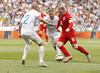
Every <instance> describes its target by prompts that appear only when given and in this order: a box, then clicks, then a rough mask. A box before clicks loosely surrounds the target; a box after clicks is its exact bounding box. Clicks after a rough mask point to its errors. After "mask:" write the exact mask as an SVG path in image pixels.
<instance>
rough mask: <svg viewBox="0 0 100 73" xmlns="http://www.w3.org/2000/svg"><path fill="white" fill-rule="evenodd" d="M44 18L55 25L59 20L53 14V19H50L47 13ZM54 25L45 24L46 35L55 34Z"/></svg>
mask: <svg viewBox="0 0 100 73" xmlns="http://www.w3.org/2000/svg"><path fill="white" fill-rule="evenodd" d="M45 19H46V20H47V21H48V22H50V23H52V24H55V25H56V26H57V23H58V20H59V18H58V16H54V19H53V20H51V19H50V17H49V15H47V16H46V17H45ZM56 26H50V25H48V24H47V35H48V36H51V35H53V34H55V32H56V31H57V30H56Z"/></svg>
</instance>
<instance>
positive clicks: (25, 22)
mask: <svg viewBox="0 0 100 73" xmlns="http://www.w3.org/2000/svg"><path fill="white" fill-rule="evenodd" d="M38 16H39V13H38V12H37V11H35V10H30V11H29V12H27V13H26V14H25V15H24V17H23V19H22V21H21V23H22V28H21V34H24V35H32V33H34V32H35V31H34V25H35V23H36V19H37V17H38Z"/></svg>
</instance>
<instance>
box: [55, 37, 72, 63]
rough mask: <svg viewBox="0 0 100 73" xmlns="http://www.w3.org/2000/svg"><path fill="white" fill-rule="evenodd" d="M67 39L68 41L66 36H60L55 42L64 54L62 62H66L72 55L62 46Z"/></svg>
mask: <svg viewBox="0 0 100 73" xmlns="http://www.w3.org/2000/svg"><path fill="white" fill-rule="evenodd" d="M67 41H68V39H67V38H66V37H60V38H59V40H58V42H57V46H58V47H59V49H60V50H61V51H62V52H63V54H64V55H65V56H66V59H65V61H64V63H66V62H68V61H69V60H71V59H72V56H71V55H70V54H69V53H68V51H67V50H66V48H65V47H64V46H63V45H64V44H65V43H66V42H67Z"/></svg>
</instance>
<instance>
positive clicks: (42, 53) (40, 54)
mask: <svg viewBox="0 0 100 73" xmlns="http://www.w3.org/2000/svg"><path fill="white" fill-rule="evenodd" d="M43 57H44V46H40V48H39V62H40V63H43Z"/></svg>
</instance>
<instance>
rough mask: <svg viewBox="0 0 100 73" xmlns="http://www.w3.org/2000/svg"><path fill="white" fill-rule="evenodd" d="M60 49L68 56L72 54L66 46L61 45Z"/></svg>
mask: <svg viewBox="0 0 100 73" xmlns="http://www.w3.org/2000/svg"><path fill="white" fill-rule="evenodd" d="M59 49H60V50H61V51H62V52H63V54H64V55H65V56H66V57H68V56H70V54H69V53H68V51H67V50H66V48H65V47H64V46H61V47H59Z"/></svg>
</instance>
